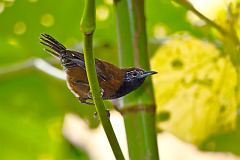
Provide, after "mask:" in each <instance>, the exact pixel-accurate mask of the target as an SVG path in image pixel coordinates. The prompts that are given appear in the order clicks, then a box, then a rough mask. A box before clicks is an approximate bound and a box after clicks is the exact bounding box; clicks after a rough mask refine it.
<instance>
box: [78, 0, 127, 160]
mask: <svg viewBox="0 0 240 160" xmlns="http://www.w3.org/2000/svg"><path fill="white" fill-rule="evenodd" d="M81 29H82V31H83V52H84V60H85V65H86V71H87V77H88V82H89V85H90V89H91V93H92V97H93V101H94V103H95V106H96V110H97V113H98V116H99V119H100V121H101V122H102V126H103V129H104V131H105V133H106V135H107V138H108V141H109V143H110V145H111V147H112V150H113V153H114V155H115V157H116V159H119V160H123V159H124V156H123V153H122V151H121V148H120V146H119V144H118V141H117V138H116V135H115V133H114V131H113V128H112V125H111V123H110V120H109V118H108V117H107V112H106V109H105V106H104V103H103V100H102V98H101V93H100V89H99V84H98V79H97V73H96V66H95V59H94V55H93V50H92V37H93V33H94V30H95V0H85V8H84V12H83V17H82V20H81Z"/></svg>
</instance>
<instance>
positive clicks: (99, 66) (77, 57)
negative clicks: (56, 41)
mask: <svg viewBox="0 0 240 160" xmlns="http://www.w3.org/2000/svg"><path fill="white" fill-rule="evenodd" d="M66 52H67V54H71V56H69V57H67V58H68V59H69V60H71V61H73V62H74V63H75V64H77V65H78V66H79V67H81V68H82V69H84V70H86V66H85V63H84V57H83V54H82V53H79V52H76V51H70V50H66ZM95 64H96V71H97V76H98V77H99V78H100V79H101V80H103V81H107V80H108V78H107V77H106V76H105V75H106V74H105V72H104V64H103V62H101V61H100V60H98V59H95Z"/></svg>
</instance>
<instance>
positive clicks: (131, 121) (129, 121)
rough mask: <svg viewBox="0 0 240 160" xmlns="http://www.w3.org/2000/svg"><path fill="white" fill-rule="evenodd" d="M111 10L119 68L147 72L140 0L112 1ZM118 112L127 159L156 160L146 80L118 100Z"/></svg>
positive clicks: (151, 101)
mask: <svg viewBox="0 0 240 160" xmlns="http://www.w3.org/2000/svg"><path fill="white" fill-rule="evenodd" d="M114 7H115V15H116V23H117V34H118V48H119V62H120V66H121V67H131V66H135V67H140V68H143V69H145V70H150V67H149V57H148V53H147V38H146V27H145V16H144V2H143V0H115V1H114ZM118 110H120V111H121V112H122V114H123V117H124V123H125V128H126V134H127V141H128V150H129V156H130V159H131V160H139V159H151V160H154V159H159V156H158V147H157V139H156V128H155V104H154V96H153V88H152V83H151V80H150V78H149V77H148V78H147V79H146V80H145V82H144V84H143V85H142V86H141V87H140V88H139V89H137V90H136V91H134V92H132V93H130V94H128V95H127V96H124V97H123V98H122V99H121V103H120V106H119V108H118Z"/></svg>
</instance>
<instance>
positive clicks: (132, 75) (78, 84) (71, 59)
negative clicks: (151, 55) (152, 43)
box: [40, 34, 157, 105]
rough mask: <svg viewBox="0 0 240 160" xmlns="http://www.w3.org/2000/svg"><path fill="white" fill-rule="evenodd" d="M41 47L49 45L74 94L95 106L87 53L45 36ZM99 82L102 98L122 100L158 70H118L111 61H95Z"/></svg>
mask: <svg viewBox="0 0 240 160" xmlns="http://www.w3.org/2000/svg"><path fill="white" fill-rule="evenodd" d="M40 39H41V42H40V43H41V44H43V45H45V46H47V47H48V48H49V49H45V51H47V52H48V53H50V54H51V55H53V56H55V57H56V58H58V59H59V60H60V61H61V64H62V66H63V67H64V70H65V72H66V75H67V86H68V88H69V89H70V90H71V91H72V93H73V94H74V95H75V96H76V97H77V98H78V99H79V100H80V101H81V102H82V103H86V104H90V105H92V104H93V103H92V102H89V101H87V100H88V99H92V95H91V92H90V87H89V84H88V79H87V75H86V67H85V64H84V57H83V54H82V53H80V52H77V51H71V50H68V49H67V48H65V47H64V46H63V45H62V44H61V43H59V42H58V41H57V40H55V39H54V38H53V37H51V36H50V35H48V34H41V37H40ZM95 64H96V72H97V77H98V82H99V85H100V88H101V95H102V98H103V99H104V100H107V99H115V98H119V97H122V96H124V95H126V94H128V93H130V92H132V91H134V90H135V89H137V88H138V87H139V86H141V84H142V83H143V82H144V80H145V78H146V77H147V76H150V75H153V74H156V73H157V72H155V71H144V70H143V69H140V68H136V67H131V68H122V69H120V68H118V67H116V66H115V65H113V64H110V63H108V62H105V61H102V60H99V59H95Z"/></svg>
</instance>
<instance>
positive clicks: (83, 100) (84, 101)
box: [78, 97, 95, 105]
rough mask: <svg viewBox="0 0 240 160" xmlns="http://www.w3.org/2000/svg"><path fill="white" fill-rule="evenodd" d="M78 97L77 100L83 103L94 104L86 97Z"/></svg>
mask: <svg viewBox="0 0 240 160" xmlns="http://www.w3.org/2000/svg"><path fill="white" fill-rule="evenodd" d="M78 99H79V101H80V102H81V103H85V104H88V105H95V104H94V103H92V102H88V101H87V99H86V98H80V97H79V98H78Z"/></svg>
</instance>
